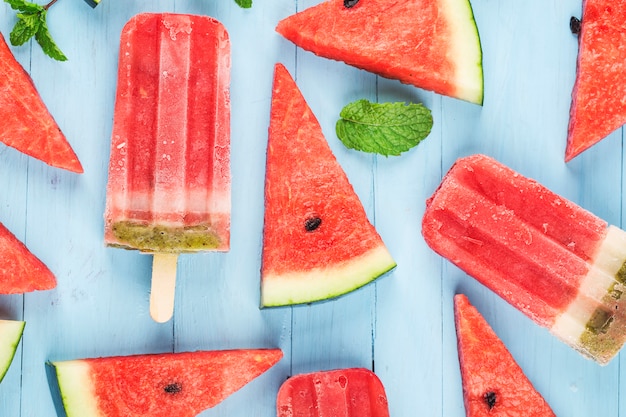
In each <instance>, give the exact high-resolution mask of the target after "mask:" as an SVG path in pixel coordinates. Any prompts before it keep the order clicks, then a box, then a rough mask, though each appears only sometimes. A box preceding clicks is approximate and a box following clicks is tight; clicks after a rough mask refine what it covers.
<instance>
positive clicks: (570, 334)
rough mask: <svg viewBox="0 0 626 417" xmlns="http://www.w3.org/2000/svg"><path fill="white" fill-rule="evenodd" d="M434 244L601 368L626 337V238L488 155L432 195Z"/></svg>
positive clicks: (429, 218)
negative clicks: (625, 292) (625, 293)
mask: <svg viewBox="0 0 626 417" xmlns="http://www.w3.org/2000/svg"><path fill="white" fill-rule="evenodd" d="M422 234H423V236H424V238H425V240H426V243H427V244H428V245H429V246H430V247H431V248H432V249H433V250H434V251H435V252H437V253H438V254H440V255H441V256H443V257H445V258H447V259H448V260H450V261H451V262H452V263H454V264H455V265H456V266H458V267H459V268H461V269H462V270H463V271H465V272H466V273H468V274H469V275H471V276H472V277H474V278H475V279H476V280H478V281H479V282H481V283H482V284H483V285H485V286H487V287H488V288H490V289H491V290H492V291H494V292H495V293H497V294H498V295H499V296H500V297H502V298H503V299H504V300H506V301H507V302H508V303H510V304H511V305H513V306H514V307H516V308H517V309H519V310H520V311H522V312H523V313H524V314H526V315H527V316H528V317H530V318H531V319H532V320H533V321H535V322H536V323H537V324H538V325H540V326H543V327H546V328H548V329H549V330H550V331H551V332H552V333H553V334H554V335H555V336H557V337H558V338H559V339H561V340H562V341H564V342H565V343H567V344H568V345H570V346H571V347H573V348H574V349H576V350H577V351H579V352H580V353H581V354H583V355H584V356H586V357H588V358H591V359H593V360H595V361H597V362H598V363H600V364H602V365H605V364H607V363H608V362H609V361H610V360H611V359H612V358H613V357H614V356H615V355H616V354H617V353H618V352H619V350H620V349H621V347H622V345H623V344H624V341H626V296H625V297H622V295H623V294H624V291H625V290H626V285H625V284H626V264H625V261H626V233H625V232H624V231H622V230H621V229H619V228H617V227H615V226H609V225H608V224H607V222H605V221H604V220H602V219H600V218H598V217H597V216H595V215H594V214H592V213H590V212H589V211H587V210H584V209H583V208H581V207H579V206H577V205H576V204H574V203H572V202H570V201H568V200H566V199H565V198H563V197H560V196H558V195H557V194H555V193H553V192H552V191H550V190H548V189H547V188H546V187H544V186H543V185H541V184H539V183H538V182H536V181H534V180H532V179H529V178H526V177H524V176H522V175H520V174H519V173H517V172H515V171H513V170H512V169H510V168H508V167H506V166H504V165H502V164H501V163H499V162H497V161H495V160H494V159H492V158H490V157H487V156H485V155H473V156H469V157H465V158H461V159H459V160H457V161H456V163H455V164H454V165H453V166H452V168H451V169H450V171H449V172H448V173H447V174H446V176H445V177H444V179H443V180H442V182H441V184H440V186H439V188H438V189H437V190H436V191H435V193H434V194H433V195H432V196H431V197H430V198H429V199H428V201H427V203H426V212H425V214H424V218H423V220H422Z"/></svg>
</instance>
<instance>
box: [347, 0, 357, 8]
mask: <svg viewBox="0 0 626 417" xmlns="http://www.w3.org/2000/svg"><path fill="white" fill-rule="evenodd" d="M358 2H359V0H343V6H344V7H345V8H346V9H350V8H352V7H354V6H356V4H357V3H358Z"/></svg>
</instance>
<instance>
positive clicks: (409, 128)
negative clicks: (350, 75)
mask: <svg viewBox="0 0 626 417" xmlns="http://www.w3.org/2000/svg"><path fill="white" fill-rule="evenodd" d="M339 116H340V117H341V118H340V119H339V120H338V121H337V124H336V126H335V130H336V132H337V136H338V137H339V139H340V140H341V141H342V142H343V144H344V145H345V146H346V147H347V148H350V149H356V150H358V151H363V152H370V153H378V154H381V155H384V156H389V155H393V156H398V155H400V154H401V153H402V152H406V151H408V150H409V149H411V148H413V147H415V146H417V145H418V144H419V143H420V142H421V141H422V140H423V139H425V138H426V137H427V136H428V135H429V134H430V130H431V129H432V127H433V117H432V114H431V112H430V110H429V109H428V108H427V107H425V106H424V105H422V104H414V103H409V104H405V103H372V102H370V101H368V100H365V99H362V100H357V101H355V102H353V103H350V104H348V105H347V106H345V107H344V108H343V109H342V110H341V113H340V114H339Z"/></svg>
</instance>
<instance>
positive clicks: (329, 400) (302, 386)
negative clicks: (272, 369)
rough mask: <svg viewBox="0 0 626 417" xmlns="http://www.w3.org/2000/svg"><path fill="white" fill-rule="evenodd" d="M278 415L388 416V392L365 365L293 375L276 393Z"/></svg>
mask: <svg viewBox="0 0 626 417" xmlns="http://www.w3.org/2000/svg"><path fill="white" fill-rule="evenodd" d="M276 411H277V416H278V417H295V416H302V417H389V408H388V404H387V394H386V393H385V388H384V386H383V384H382V382H381V381H380V379H378V377H377V376H376V374H375V373H373V372H372V371H370V370H369V369H365V368H348V369H336V370H331V371H320V372H312V373H308V374H300V375H295V376H293V377H291V378H289V379H288V380H287V381H285V382H284V383H283V384H282V385H281V387H280V389H279V390H278V395H277V397H276Z"/></svg>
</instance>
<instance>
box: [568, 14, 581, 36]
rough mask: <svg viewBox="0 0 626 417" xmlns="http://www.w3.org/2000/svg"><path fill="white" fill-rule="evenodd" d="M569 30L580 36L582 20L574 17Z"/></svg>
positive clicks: (571, 19)
mask: <svg viewBox="0 0 626 417" xmlns="http://www.w3.org/2000/svg"><path fill="white" fill-rule="evenodd" d="M569 30H571V31H572V33H573V34H574V35H578V34H580V19H578V18H577V17H575V16H572V17H571V18H570V19H569Z"/></svg>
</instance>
